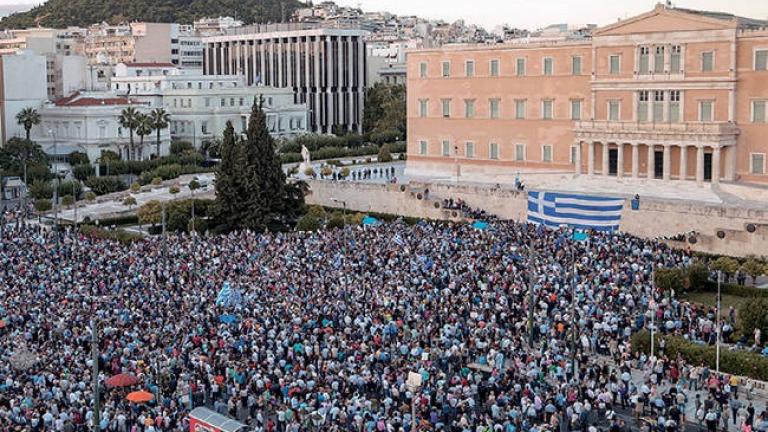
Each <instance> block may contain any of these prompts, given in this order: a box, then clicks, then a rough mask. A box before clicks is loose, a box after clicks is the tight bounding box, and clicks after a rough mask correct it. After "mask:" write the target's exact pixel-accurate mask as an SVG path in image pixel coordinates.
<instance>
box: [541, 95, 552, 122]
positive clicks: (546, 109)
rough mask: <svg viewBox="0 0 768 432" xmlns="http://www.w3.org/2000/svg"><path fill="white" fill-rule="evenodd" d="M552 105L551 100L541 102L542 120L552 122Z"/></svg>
mask: <svg viewBox="0 0 768 432" xmlns="http://www.w3.org/2000/svg"><path fill="white" fill-rule="evenodd" d="M552 105H553V102H552V101H551V100H545V101H541V119H542V120H552Z"/></svg>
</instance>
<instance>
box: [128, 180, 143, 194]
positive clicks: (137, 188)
mask: <svg viewBox="0 0 768 432" xmlns="http://www.w3.org/2000/svg"><path fill="white" fill-rule="evenodd" d="M130 189H131V192H133V193H137V192H139V191H141V185H140V184H139V182H133V183H131V188H130Z"/></svg>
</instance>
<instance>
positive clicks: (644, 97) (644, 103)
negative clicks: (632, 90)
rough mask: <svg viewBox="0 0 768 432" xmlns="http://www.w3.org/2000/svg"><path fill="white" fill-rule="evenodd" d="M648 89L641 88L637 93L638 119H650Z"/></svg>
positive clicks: (643, 120) (642, 120) (641, 120)
mask: <svg viewBox="0 0 768 432" xmlns="http://www.w3.org/2000/svg"><path fill="white" fill-rule="evenodd" d="M648 97H649V93H648V90H641V91H640V93H639V94H638V95H637V121H639V122H647V121H648Z"/></svg>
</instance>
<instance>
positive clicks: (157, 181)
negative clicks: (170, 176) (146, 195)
mask: <svg viewBox="0 0 768 432" xmlns="http://www.w3.org/2000/svg"><path fill="white" fill-rule="evenodd" d="M161 184H163V179H162V177H155V178H153V179H152V186H160V185H161Z"/></svg>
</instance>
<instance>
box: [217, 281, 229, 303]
mask: <svg viewBox="0 0 768 432" xmlns="http://www.w3.org/2000/svg"><path fill="white" fill-rule="evenodd" d="M231 298H232V287H231V286H230V285H229V282H224V285H222V287H221V290H220V291H219V295H218V296H216V304H217V305H226V304H228V303H229V301H230V300H231Z"/></svg>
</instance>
